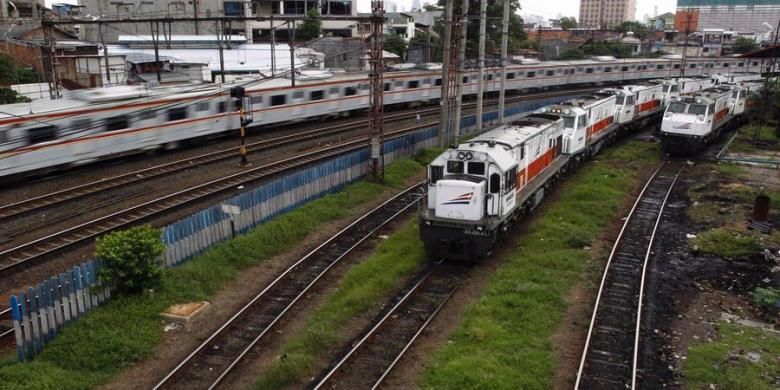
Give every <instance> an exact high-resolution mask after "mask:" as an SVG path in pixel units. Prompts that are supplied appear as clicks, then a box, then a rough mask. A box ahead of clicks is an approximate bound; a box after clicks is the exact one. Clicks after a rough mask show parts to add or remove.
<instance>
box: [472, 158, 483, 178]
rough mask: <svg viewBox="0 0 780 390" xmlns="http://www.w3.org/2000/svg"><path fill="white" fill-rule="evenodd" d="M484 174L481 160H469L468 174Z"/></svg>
mask: <svg viewBox="0 0 780 390" xmlns="http://www.w3.org/2000/svg"><path fill="white" fill-rule="evenodd" d="M484 174H485V163H483V162H474V161H471V162H469V175H479V176H482V175H484Z"/></svg>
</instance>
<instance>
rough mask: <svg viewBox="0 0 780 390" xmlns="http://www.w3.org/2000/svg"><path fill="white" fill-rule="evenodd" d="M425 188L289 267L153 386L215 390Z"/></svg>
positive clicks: (387, 204) (405, 195)
mask: <svg viewBox="0 0 780 390" xmlns="http://www.w3.org/2000/svg"><path fill="white" fill-rule="evenodd" d="M422 186H423V183H418V184H416V185H413V186H411V187H409V188H407V189H406V190H405V191H402V192H401V193H400V194H398V195H396V196H395V197H393V198H391V199H390V200H388V201H386V202H385V203H383V204H382V205H380V206H378V207H376V208H375V209H373V210H371V211H370V212H368V213H366V214H364V215H363V216H362V217H360V218H359V219H357V220H356V221H355V222H353V223H352V224H350V225H349V226H347V227H346V228H344V229H342V230H341V231H339V232H338V233H336V234H335V235H333V236H332V237H331V238H329V239H327V240H326V241H325V242H323V243H322V244H321V245H320V246H318V247H317V248H316V249H314V250H312V251H311V252H309V253H308V254H307V255H305V256H304V257H302V258H301V259H300V260H298V261H297V262H295V263H294V264H293V265H292V266H290V267H289V268H287V269H286V270H285V271H284V272H282V274H281V275H279V276H278V277H277V278H276V279H274V281H273V282H271V283H270V284H269V285H268V286H267V287H266V288H264V289H263V291H261V292H260V293H259V294H258V295H257V296H255V297H254V298H252V299H251V300H250V301H249V302H248V303H247V304H246V305H245V306H244V307H243V308H241V310H239V311H238V312H237V313H236V314H235V315H233V316H232V317H231V318H230V319H228V320H227V321H226V322H225V323H224V324H223V325H222V326H221V327H220V328H219V329H217V331H215V332H214V333H213V334H212V335H211V336H209V338H208V339H206V341H204V342H203V343H202V344H201V345H200V346H198V347H197V348H196V349H195V350H194V351H193V352H192V353H191V354H189V355H188V356H187V357H186V358H184V360H182V361H181V362H180V363H179V364H178V365H177V366H176V367H175V368H174V369H173V370H171V371H170V372H169V373H168V374H167V375H166V376H165V377H164V378H162V379H161V380H160V382H159V383H158V384H157V385H156V386H155V389H159V388H187V389H190V388H212V387H214V386H216V385H218V384H220V383H223V381H225V379H227V377H228V376H229V374H230V373H231V371H232V370H233V369H235V368H236V367H237V366H239V365H240V364H241V362H242V361H243V359H244V358H245V357H246V356H247V354H248V353H249V352H250V351H253V350H254V351H256V346H257V345H259V344H260V343H263V342H265V338H266V336H267V335H268V334H269V332H270V331H271V329H272V328H273V327H274V326H275V325H276V324H277V323H278V322H279V321H280V320H281V319H282V318H283V317H284V316H285V315H286V314H287V313H288V312H289V311H290V310H293V308H294V307H295V306H296V304H297V303H298V302H299V300H300V299H301V298H302V297H303V296H304V295H305V294H306V293H307V292H308V291H309V290H311V289H312V288H314V287H315V286H316V285H317V283H318V282H319V281H320V280H321V279H322V278H323V277H324V276H325V275H326V274H327V272H328V271H329V270H330V269H332V268H333V267H334V266H335V265H336V264H338V263H339V262H340V261H341V260H342V259H344V258H345V257H346V256H348V255H349V254H351V253H353V252H354V251H356V250H357V249H359V248H361V247H362V245H363V244H364V242H366V240H368V239H370V238H371V237H373V236H374V235H375V234H376V233H377V232H378V231H379V230H380V229H381V228H382V227H384V226H385V225H387V224H388V223H390V222H391V221H393V220H395V219H396V218H398V217H399V216H401V215H403V214H404V213H405V212H406V211H407V210H409V209H410V208H411V207H412V206H414V205H415V204H416V203H417V201H418V200H419V198H420V196H421V188H422Z"/></svg>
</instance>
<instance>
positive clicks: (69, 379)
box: [0, 151, 436, 389]
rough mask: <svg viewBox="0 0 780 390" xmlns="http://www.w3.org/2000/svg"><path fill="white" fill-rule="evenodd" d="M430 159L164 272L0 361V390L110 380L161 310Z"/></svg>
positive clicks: (143, 354)
mask: <svg viewBox="0 0 780 390" xmlns="http://www.w3.org/2000/svg"><path fill="white" fill-rule="evenodd" d="M435 154H436V153H435V152H433V151H428V152H424V153H422V154H421V155H420V156H418V157H417V158H416V159H414V160H413V159H403V160H399V161H397V162H395V163H393V164H391V165H390V166H389V167H388V168H387V169H386V174H385V184H377V183H371V182H358V183H354V184H351V185H349V186H347V187H345V188H344V189H342V190H341V191H339V192H337V193H334V194H330V195H327V196H325V197H323V198H320V199H317V200H314V201H312V202H310V203H308V204H306V205H304V206H302V207H300V208H298V209H296V210H294V211H291V212H289V213H286V214H284V215H282V216H279V217H278V218H275V219H273V220H271V221H270V222H268V223H266V224H264V225H261V226H259V227H257V228H256V229H254V230H252V231H251V232H249V233H247V234H245V235H242V236H240V237H237V238H236V239H234V240H231V241H228V242H225V243H222V244H219V245H216V246H214V247H213V248H212V249H210V250H208V251H206V252H205V253H203V254H202V255H200V256H198V257H196V258H194V259H192V260H190V261H189V262H187V263H185V264H184V265H183V266H181V267H176V268H172V269H168V270H166V271H165V273H164V276H163V279H162V282H161V284H160V285H159V286H157V288H156V289H155V290H154V291H153V292H149V293H145V294H144V295H140V296H134V297H118V298H115V299H112V300H111V301H110V302H109V303H107V304H106V305H105V306H102V307H99V308H97V309H95V310H93V311H92V312H91V313H89V314H88V315H86V316H85V317H83V318H82V319H79V320H78V322H76V323H75V324H73V325H70V326H68V327H67V328H66V329H65V330H64V332H62V333H61V334H60V335H59V336H58V337H57V338H55V339H54V341H53V342H52V343H51V344H50V345H49V346H47V347H46V348H44V350H43V352H42V353H41V354H40V355H39V356H38V357H36V358H35V359H34V360H33V361H32V362H29V363H24V364H20V363H17V362H15V360H14V359H12V358H4V359H2V360H0V388H2V389H23V388H29V389H62V388H73V389H76V388H90V387H94V386H95V385H98V384H101V383H105V382H108V381H109V380H111V378H112V377H113V376H115V375H116V374H117V373H119V372H120V371H121V370H122V369H124V368H126V367H128V366H130V365H132V364H133V363H135V362H138V361H140V360H142V359H144V358H147V357H150V356H152V355H153V354H154V353H155V351H156V349H157V347H158V345H159V344H160V342H161V341H162V338H163V325H164V323H163V322H162V320H161V318H160V316H159V313H160V312H161V311H163V310H164V309H165V308H167V307H169V306H170V305H173V304H176V303H182V302H190V301H199V300H209V299H211V298H212V297H214V296H215V295H216V294H217V293H218V292H219V291H220V289H222V288H223V287H225V286H226V285H227V284H228V283H230V282H232V281H233V280H234V279H235V278H236V277H237V276H238V275H239V273H240V272H241V271H242V270H244V269H246V268H248V267H251V266H254V265H256V264H259V263H261V262H263V261H265V260H267V259H269V258H271V257H273V256H275V255H278V254H280V253H282V252H284V251H286V250H289V249H292V248H293V247H295V246H296V245H299V244H300V243H301V242H304V241H305V238H306V237H307V236H308V235H309V234H311V233H313V232H315V231H316V230H317V228H318V227H319V226H321V225H322V224H324V223H327V222H330V221H334V220H338V219H341V218H346V217H349V216H350V215H351V214H352V212H351V210H353V209H354V208H355V207H358V206H360V205H365V204H367V203H368V202H370V201H372V200H374V199H376V198H377V197H378V196H379V195H380V194H382V193H383V192H384V191H387V190H391V189H392V190H398V189H400V188H402V187H403V186H404V182H405V180H406V179H407V178H409V177H412V176H413V175H415V174H418V173H421V172H422V171H423V168H424V166H425V164H427V161H428V160H430V158H431V156H435ZM370 272H373V273H376V274H379V273H380V272H378V271H377V270H376V269H373V270H371V271H370Z"/></svg>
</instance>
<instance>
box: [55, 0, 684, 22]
mask: <svg viewBox="0 0 780 390" xmlns="http://www.w3.org/2000/svg"><path fill="white" fill-rule="evenodd" d="M389 1H392V2H394V3H396V4H397V5H398V8H399V11H401V10H409V9H410V8H411V6H412V1H413V0H385V3H387V2H389ZM489 1H496V0H489ZM76 2H77V1H76V0H46V5H48V6H51V4H52V3H76ZM434 2H435V1H426V0H422V1H421V3H423V4H424V3H434ZM357 4H358V11H359V12H370V11H371V0H357ZM676 5H677V0H636V19H637V20H642V17H643V16H644V15H645V14H647V15H650V16H655V15H653V14H654V12H653V10H654V8H655V6H658V13H659V14H662V13H664V12H674V9H675V6H676ZM520 6H521V8H522V10H521V11H520V13H521V14H533V15H542V16H545V17H548V18H556V17H558V16H574V17H579V14H580V0H520Z"/></svg>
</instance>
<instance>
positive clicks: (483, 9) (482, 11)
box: [477, 0, 503, 132]
mask: <svg viewBox="0 0 780 390" xmlns="http://www.w3.org/2000/svg"><path fill="white" fill-rule="evenodd" d="M486 22H487V0H480V2H479V84H478V87H477V88H478V89H477V131H478V132H481V131H482V99H483V96H482V95H483V94H484V93H485V30H486V28H487V26H485V24H486ZM502 79H503V77H502Z"/></svg>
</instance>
